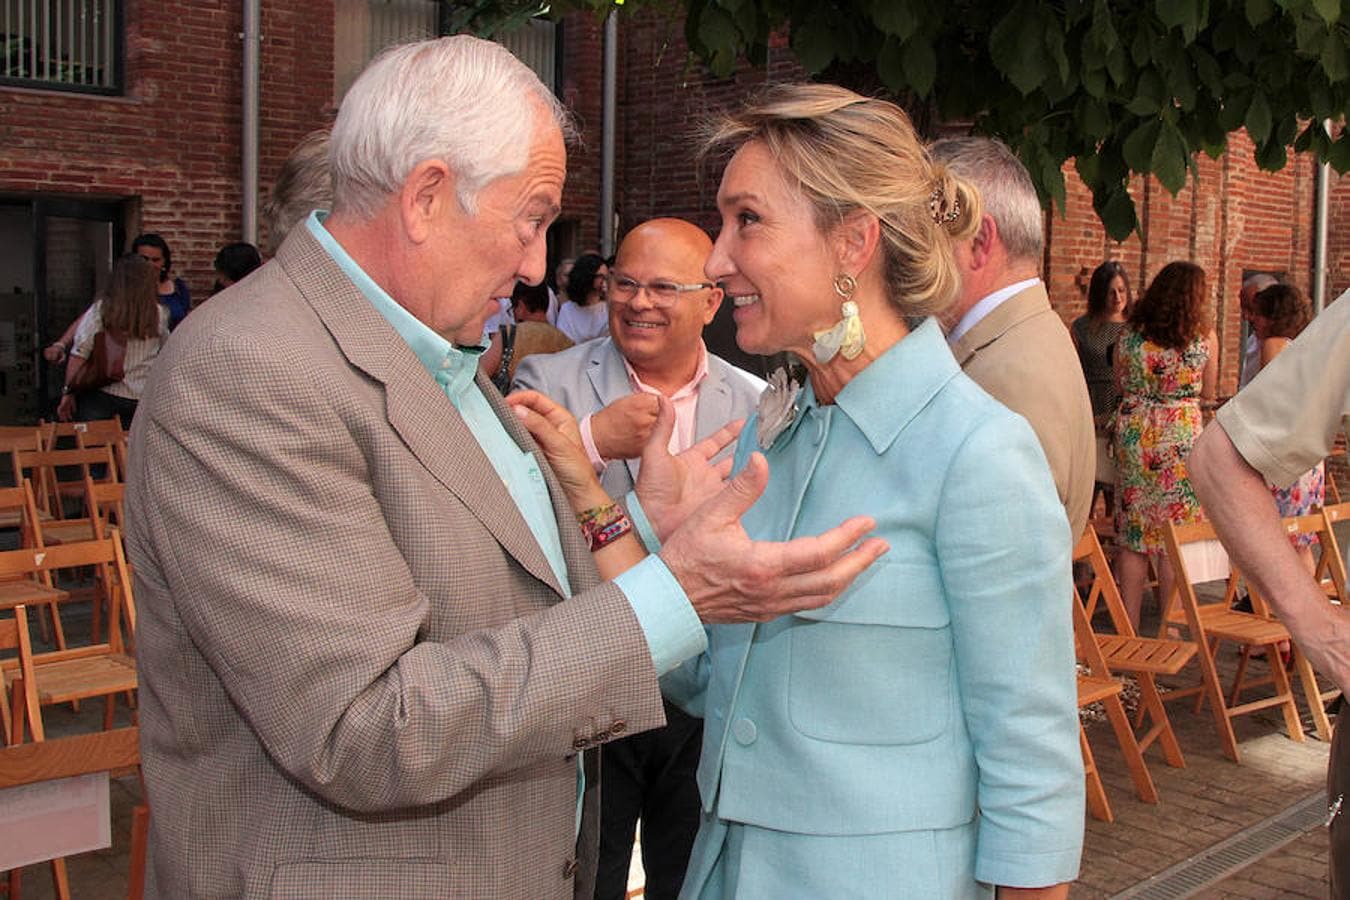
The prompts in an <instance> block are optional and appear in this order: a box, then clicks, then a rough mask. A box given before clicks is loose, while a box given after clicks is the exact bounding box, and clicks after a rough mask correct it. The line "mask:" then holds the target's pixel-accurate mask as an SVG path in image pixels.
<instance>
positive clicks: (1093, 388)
mask: <svg viewBox="0 0 1350 900" xmlns="http://www.w3.org/2000/svg"><path fill="white" fill-rule="evenodd" d="M1129 314H1130V279H1129V277H1128V276H1126V274H1125V267H1124V266H1123V265H1121V264H1120V263H1118V262H1116V261H1115V260H1107V261H1106V262H1104V263H1102V264H1101V265H1100V266H1098V267H1097V268H1096V269H1094V270H1093V272H1092V280H1091V281H1090V282H1088V293H1087V313H1086V314H1085V315H1081V316H1079V317H1078V318H1076V319H1074V320H1073V324H1072V325H1071V326H1069V334H1070V336H1072V337H1073V344H1074V346H1075V347H1077V348H1078V359H1079V361H1080V362H1081V363H1082V364H1083V377H1084V378H1085V379H1087V386H1088V396H1089V397H1090V398H1091V400H1092V418H1093V420H1094V421H1095V422H1096V423H1097V426H1098V428H1099V429H1100V428H1102V427H1104V426H1105V425H1106V423H1107V420H1109V419H1110V418H1111V416H1113V415H1115V412H1116V403H1117V401H1118V399H1119V397H1118V396H1117V394H1116V375H1115V371H1114V369H1113V367H1112V362H1113V360H1114V358H1115V346H1116V341H1117V340H1119V339H1120V334H1121V332H1122V331H1124V330H1125V322H1126V320H1127V319H1128V318H1129Z"/></svg>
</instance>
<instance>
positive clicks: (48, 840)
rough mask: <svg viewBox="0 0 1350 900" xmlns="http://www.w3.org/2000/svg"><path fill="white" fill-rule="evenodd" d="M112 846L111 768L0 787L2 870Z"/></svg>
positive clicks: (0, 859)
mask: <svg viewBox="0 0 1350 900" xmlns="http://www.w3.org/2000/svg"><path fill="white" fill-rule="evenodd" d="M110 846H112V822H111V820H110V819H109V813H108V773H107V772H97V773H95V774H93V775H79V776H76V777H74V778H60V779H57V780H55V781H43V782H39V783H38V784H26V785H23V786H22V787H13V788H5V789H4V790H0V870H5V869H17V868H19V867H20V866H26V865H31V864H32V863H37V862H42V861H43V860H48V859H55V858H56V857H58V856H73V855H74V854H76V853H85V852H87V851H89V850H101V849H103V848H104V847H110Z"/></svg>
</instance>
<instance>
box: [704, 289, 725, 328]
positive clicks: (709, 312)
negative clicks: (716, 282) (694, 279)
mask: <svg viewBox="0 0 1350 900" xmlns="http://www.w3.org/2000/svg"><path fill="white" fill-rule="evenodd" d="M722 296H723V294H722V289H721V288H720V287H715V288H713V289H712V290H710V291H708V299H707V301H706V302H705V303H704V305H703V324H704V325H707V324H708V323H709V322H711V321H712V320H713V318H714V317H715V316H716V315H717V309H718V307H720V306H721V305H722Z"/></svg>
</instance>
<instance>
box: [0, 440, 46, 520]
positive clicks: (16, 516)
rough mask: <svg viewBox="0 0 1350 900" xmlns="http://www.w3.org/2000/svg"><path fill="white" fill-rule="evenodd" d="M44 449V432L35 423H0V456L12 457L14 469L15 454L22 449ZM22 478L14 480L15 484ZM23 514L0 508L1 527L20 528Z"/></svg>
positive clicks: (31, 450) (27, 450)
mask: <svg viewBox="0 0 1350 900" xmlns="http://www.w3.org/2000/svg"><path fill="white" fill-rule="evenodd" d="M41 449H42V432H41V431H39V430H38V429H37V427H36V426H33V425H0V456H6V455H7V456H9V457H10V469H11V471H12V470H13V457H14V454H15V453H16V452H18V451H20V450H23V451H26V452H28V453H32V452H34V451H37V450H41ZM21 482H22V479H20V478H16V479H15V480H14V484H15V486H17V485H19V484H20V483H21ZM22 518H23V517H22V515H21V513H20V512H19V511H17V510H0V529H5V530H7V529H11V528H19V527H20V526H21V525H22V524H23V521H22Z"/></svg>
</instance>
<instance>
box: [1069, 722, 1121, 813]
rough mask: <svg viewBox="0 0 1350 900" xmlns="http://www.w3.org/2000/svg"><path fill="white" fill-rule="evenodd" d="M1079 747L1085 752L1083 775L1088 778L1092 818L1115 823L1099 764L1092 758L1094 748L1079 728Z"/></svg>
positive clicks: (1079, 727)
mask: <svg viewBox="0 0 1350 900" xmlns="http://www.w3.org/2000/svg"><path fill="white" fill-rule="evenodd" d="M1078 746H1079V747H1081V748H1082V751H1083V774H1084V775H1085V776H1086V777H1087V808H1088V812H1089V813H1091V814H1092V818H1094V819H1097V820H1098V821H1101V822H1114V821H1115V820H1116V817H1115V816H1114V815H1112V814H1111V804H1110V803H1108V802H1107V800H1106V790H1105V788H1103V787H1102V776H1101V775H1100V774H1099V773H1098V772H1097V763H1096V761H1095V760H1094V759H1093V758H1092V748H1091V747H1089V746H1088V740H1087V733H1086V732H1085V731H1083V726H1082V725H1081V724H1080V725H1079V726H1078Z"/></svg>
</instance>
